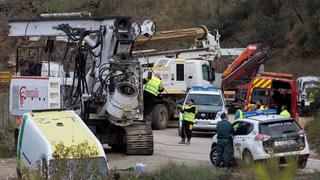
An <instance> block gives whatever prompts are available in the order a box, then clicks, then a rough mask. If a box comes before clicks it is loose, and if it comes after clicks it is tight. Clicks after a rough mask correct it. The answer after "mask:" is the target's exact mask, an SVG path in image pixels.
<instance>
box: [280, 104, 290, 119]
mask: <svg viewBox="0 0 320 180" xmlns="http://www.w3.org/2000/svg"><path fill="white" fill-rule="evenodd" d="M280 116H285V117H288V118H290V117H291V115H290V113H289V111H288V107H287V106H286V105H282V106H281V113H280Z"/></svg>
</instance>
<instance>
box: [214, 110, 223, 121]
mask: <svg viewBox="0 0 320 180" xmlns="http://www.w3.org/2000/svg"><path fill="white" fill-rule="evenodd" d="M222 113H223V111H219V112H217V115H216V119H221V114H222Z"/></svg>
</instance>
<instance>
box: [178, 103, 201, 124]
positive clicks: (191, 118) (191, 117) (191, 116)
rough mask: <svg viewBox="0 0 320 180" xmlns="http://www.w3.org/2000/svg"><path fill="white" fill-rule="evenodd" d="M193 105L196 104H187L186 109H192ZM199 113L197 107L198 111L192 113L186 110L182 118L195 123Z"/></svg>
mask: <svg viewBox="0 0 320 180" xmlns="http://www.w3.org/2000/svg"><path fill="white" fill-rule="evenodd" d="M192 107H195V106H194V105H192V106H189V105H186V107H185V109H190V108H192ZM197 113H198V110H197V108H196V113H191V112H186V111H184V112H183V114H182V118H183V120H185V121H189V122H192V123H194V122H195V119H196V114H197Z"/></svg>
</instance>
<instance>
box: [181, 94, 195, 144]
mask: <svg viewBox="0 0 320 180" xmlns="http://www.w3.org/2000/svg"><path fill="white" fill-rule="evenodd" d="M181 113H182V126H181V141H180V142H179V144H187V145H188V144H190V140H191V137H192V126H193V124H194V122H195V118H196V114H197V113H198V110H197V107H196V106H195V105H194V100H193V99H190V100H189V102H188V104H187V105H186V107H185V108H184V109H183V110H181ZM186 138H187V142H185V140H186Z"/></svg>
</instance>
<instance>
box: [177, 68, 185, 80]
mask: <svg viewBox="0 0 320 180" xmlns="http://www.w3.org/2000/svg"><path fill="white" fill-rule="evenodd" d="M176 70H177V71H176V72H177V81H184V64H177V69H176Z"/></svg>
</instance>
